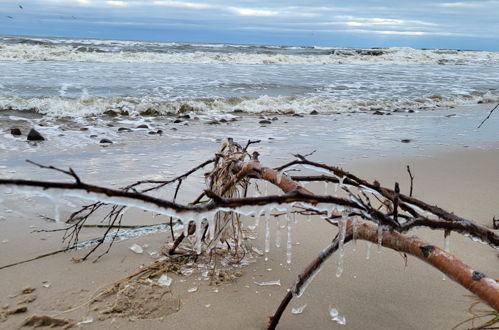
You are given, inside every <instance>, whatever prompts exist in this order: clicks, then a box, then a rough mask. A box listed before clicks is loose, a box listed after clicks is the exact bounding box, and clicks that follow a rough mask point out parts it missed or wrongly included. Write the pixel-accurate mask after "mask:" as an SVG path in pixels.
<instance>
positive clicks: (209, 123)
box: [206, 120, 220, 125]
mask: <svg viewBox="0 0 499 330" xmlns="http://www.w3.org/2000/svg"><path fill="white" fill-rule="evenodd" d="M206 124H208V125H220V122H219V121H218V120H212V121H209V122H207V123H206Z"/></svg>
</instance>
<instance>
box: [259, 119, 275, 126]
mask: <svg viewBox="0 0 499 330" xmlns="http://www.w3.org/2000/svg"><path fill="white" fill-rule="evenodd" d="M258 123H259V124H263V125H265V124H272V122H271V121H270V120H266V119H264V120H260V121H259V122H258Z"/></svg>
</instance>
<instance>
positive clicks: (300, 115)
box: [293, 113, 304, 117]
mask: <svg viewBox="0 0 499 330" xmlns="http://www.w3.org/2000/svg"><path fill="white" fill-rule="evenodd" d="M293 117H304V116H303V115H302V114H301V113H294V114H293Z"/></svg>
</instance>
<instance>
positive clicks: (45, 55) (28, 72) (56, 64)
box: [0, 36, 499, 118]
mask: <svg viewBox="0 0 499 330" xmlns="http://www.w3.org/2000/svg"><path fill="white" fill-rule="evenodd" d="M497 101H499V53H494V52H484V51H483V52H482V51H465V50H450V49H413V48H400V47H399V48H386V49H381V48H369V49H367V48H366V49H364V48H338V47H294V46H293V47H291V46H266V45H230V44H194V43H166V42H140V41H118V40H96V39H65V38H41V37H12V36H3V37H0V115H1V114H2V113H3V114H6V113H9V114H11V113H13V112H14V113H15V112H21V111H22V112H24V113H25V114H26V113H30V112H32V113H36V114H38V115H43V116H48V117H54V118H60V117H73V118H78V117H87V116H103V115H104V116H105V115H110V116H115V115H128V116H143V115H146V116H158V115H168V114H175V113H179V112H197V113H204V114H217V113H232V112H236V113H276V114H292V113H299V114H306V113H310V112H312V111H315V112H318V113H337V112H340V113H344V112H368V111H388V112H391V111H411V110H425V109H428V108H435V107H454V106H459V105H466V104H476V103H488V102H497Z"/></svg>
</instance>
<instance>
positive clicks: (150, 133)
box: [147, 131, 157, 135]
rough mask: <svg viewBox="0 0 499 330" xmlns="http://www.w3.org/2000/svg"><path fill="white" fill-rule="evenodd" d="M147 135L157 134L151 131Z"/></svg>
mask: <svg viewBox="0 0 499 330" xmlns="http://www.w3.org/2000/svg"><path fill="white" fill-rule="evenodd" d="M147 134H149V135H155V134H157V133H156V132H155V131H149V132H147Z"/></svg>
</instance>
